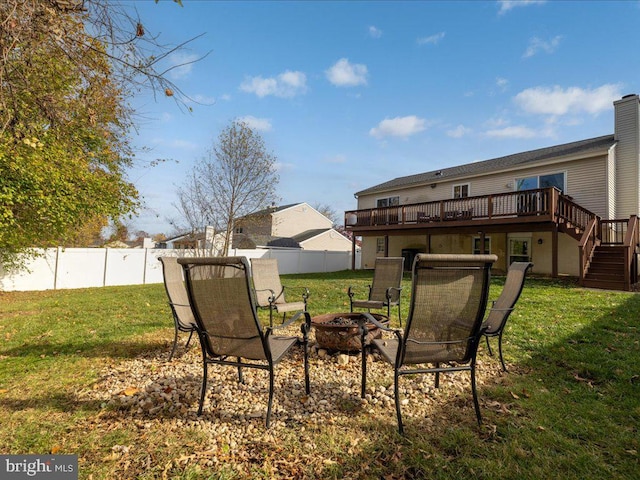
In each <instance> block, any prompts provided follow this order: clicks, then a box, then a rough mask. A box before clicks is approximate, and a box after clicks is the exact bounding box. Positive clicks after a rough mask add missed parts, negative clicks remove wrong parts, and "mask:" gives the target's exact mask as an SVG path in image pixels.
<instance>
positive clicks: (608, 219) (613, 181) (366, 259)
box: [345, 94, 640, 290]
mask: <svg viewBox="0 0 640 480" xmlns="http://www.w3.org/2000/svg"><path fill="white" fill-rule="evenodd" d="M639 117H640V101H639V97H638V95H635V94H634V95H626V96H624V97H623V98H621V99H619V100H617V101H615V102H614V133H613V134H612V135H605V136H602V137H597V138H590V139H586V140H579V141H576V142H572V143H568V144H563V145H554V146H551V147H547V148H541V149H537V150H532V151H528V152H522V153H516V154H513V155H508V156H506V157H500V158H494V159H490V160H485V161H481V162H474V163H469V164H466V165H459V166H455V167H450V168H444V169H440V170H435V171H430V172H425V173H419V174H416V175H410V176H406V177H400V178H395V179H393V180H390V181H388V182H384V183H382V184H379V185H375V186H373V187H370V188H367V189H365V190H362V191H359V192H357V193H356V194H355V195H356V198H357V200H358V209H357V210H353V211H347V212H345V228H346V229H347V230H348V231H350V232H351V233H352V234H353V236H354V238H355V237H356V236H358V237H361V238H362V266H363V267H364V268H373V265H374V262H375V258H376V257H377V256H400V255H402V256H404V257H405V259H406V262H405V266H408V267H410V265H411V263H412V258H413V256H414V255H415V254H416V253H418V252H430V253H482V252H486V253H495V254H497V255H498V257H499V260H498V262H497V264H496V265H495V269H496V270H498V271H506V269H507V268H508V266H509V264H510V263H511V262H512V261H515V260H521V261H522V260H525V261H531V262H533V263H534V267H533V272H535V273H539V274H544V275H550V276H553V277H557V276H559V275H570V276H575V277H578V278H579V279H580V282H581V283H582V285H585V286H592V287H601V288H617V289H622V290H629V289H631V288H632V286H633V284H634V283H636V282H637V268H638V267H637V255H636V253H635V252H636V247H637V246H638V218H637V215H638V212H639V211H640V118H639Z"/></svg>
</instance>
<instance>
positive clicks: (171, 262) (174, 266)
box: [158, 257, 196, 329]
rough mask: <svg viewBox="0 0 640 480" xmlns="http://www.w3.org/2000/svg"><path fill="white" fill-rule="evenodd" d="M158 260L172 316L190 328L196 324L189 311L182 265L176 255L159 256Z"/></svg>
mask: <svg viewBox="0 0 640 480" xmlns="http://www.w3.org/2000/svg"><path fill="white" fill-rule="evenodd" d="M158 260H160V262H161V263H162V276H163V278H164V288H165V290H166V292H167V297H168V298H169V304H170V305H171V308H172V309H173V313H174V316H175V318H176V320H177V322H178V323H179V324H180V326H182V328H185V329H189V328H192V327H193V326H194V325H195V324H196V320H195V318H194V316H193V312H192V311H191V305H189V296H188V295H187V287H186V285H185V282H184V277H183V272H182V266H181V265H180V264H179V263H178V259H177V258H176V257H159V258H158Z"/></svg>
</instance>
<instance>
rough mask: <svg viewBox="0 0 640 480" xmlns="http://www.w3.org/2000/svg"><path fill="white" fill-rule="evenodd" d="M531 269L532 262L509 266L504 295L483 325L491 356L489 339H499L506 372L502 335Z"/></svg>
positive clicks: (499, 349) (503, 290)
mask: <svg viewBox="0 0 640 480" xmlns="http://www.w3.org/2000/svg"><path fill="white" fill-rule="evenodd" d="M531 267H533V263H531V262H513V263H512V264H511V265H510V266H509V270H508V271H507V278H506V280H505V281H504V288H503V289H502V293H500V295H499V296H498V298H497V300H494V301H493V302H492V305H491V308H490V309H489V314H488V315H487V318H486V320H485V321H484V323H483V325H482V326H483V327H484V329H485V330H484V336H485V339H486V341H487V349H488V350H489V355H493V352H492V351H491V345H489V337H498V352H499V355H500V363H501V364H502V369H503V370H504V371H505V372H506V371H507V366H506V365H505V363H504V357H503V356H502V334H503V332H504V326H505V325H506V323H507V319H508V318H509V315H511V312H513V310H514V308H515V305H516V302H517V301H518V298H520V294H521V293H522V288H523V287H524V280H525V277H526V276H527V272H528V271H529V269H530V268H531Z"/></svg>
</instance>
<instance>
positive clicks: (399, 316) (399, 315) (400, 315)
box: [398, 301, 402, 327]
mask: <svg viewBox="0 0 640 480" xmlns="http://www.w3.org/2000/svg"><path fill="white" fill-rule="evenodd" d="M398 322H400V326H401V327H402V314H401V313H400V302H399V301H398Z"/></svg>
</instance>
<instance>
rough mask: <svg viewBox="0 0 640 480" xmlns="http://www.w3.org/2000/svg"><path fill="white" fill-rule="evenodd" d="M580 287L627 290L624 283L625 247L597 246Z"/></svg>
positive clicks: (627, 286)
mask: <svg viewBox="0 0 640 480" xmlns="http://www.w3.org/2000/svg"><path fill="white" fill-rule="evenodd" d="M582 285H583V286H585V287H590V288H602V289H608V290H628V289H629V284H628V282H626V281H625V247H624V246H619V245H617V246H616V245H599V246H597V247H596V248H595V250H594V252H593V256H592V257H591V262H590V265H589V269H588V271H587V273H586V274H585V277H584V278H583V279H582Z"/></svg>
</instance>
